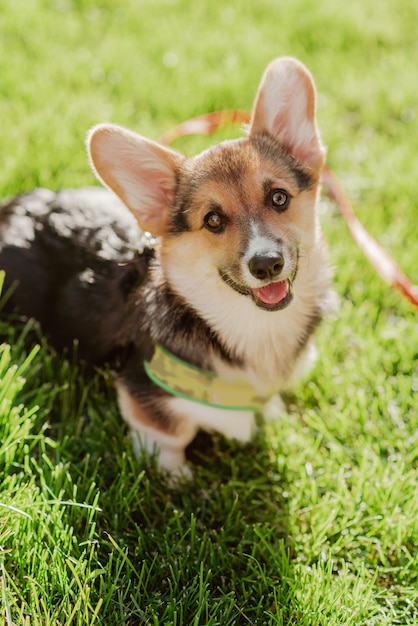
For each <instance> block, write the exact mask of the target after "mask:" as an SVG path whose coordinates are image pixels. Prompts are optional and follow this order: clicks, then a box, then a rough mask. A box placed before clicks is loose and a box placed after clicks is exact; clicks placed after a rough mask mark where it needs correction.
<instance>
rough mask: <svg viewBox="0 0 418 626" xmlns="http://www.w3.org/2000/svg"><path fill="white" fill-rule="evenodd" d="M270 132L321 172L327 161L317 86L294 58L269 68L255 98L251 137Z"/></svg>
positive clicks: (285, 146)
mask: <svg viewBox="0 0 418 626" xmlns="http://www.w3.org/2000/svg"><path fill="white" fill-rule="evenodd" d="M258 132H268V133H270V134H271V135H272V136H273V137H275V138H276V139H277V140H278V141H279V142H280V143H281V144H282V145H283V146H284V148H286V150H288V152H290V154H292V155H294V156H295V157H296V158H297V159H298V160H299V161H300V162H301V163H302V164H303V165H306V166H308V167H309V168H310V169H312V170H313V171H315V172H316V173H317V174H318V175H319V174H320V172H321V168H322V166H323V164H324V159H325V149H324V148H323V146H322V143H321V139H320V136H319V131H318V127H317V123H316V89H315V83H314V80H313V78H312V75H311V73H310V72H309V71H308V69H307V68H306V67H305V65H303V63H301V62H300V61H298V60H297V59H294V58H292V57H281V58H278V59H276V60H275V61H273V62H272V63H270V65H269V66H268V67H267V69H266V71H265V73H264V76H263V78H262V80H261V84H260V87H259V90H258V93H257V97H256V100H255V104H254V108H253V113H252V118H251V124H250V136H251V135H255V134H256V133H258Z"/></svg>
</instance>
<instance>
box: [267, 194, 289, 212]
mask: <svg viewBox="0 0 418 626" xmlns="http://www.w3.org/2000/svg"><path fill="white" fill-rule="evenodd" d="M289 202H290V196H289V194H288V193H287V192H286V191H284V189H273V191H272V192H271V204H272V205H273V208H275V209H277V210H278V211H284V210H285V209H287V207H288V205H289Z"/></svg>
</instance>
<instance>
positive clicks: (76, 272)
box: [0, 187, 150, 365]
mask: <svg viewBox="0 0 418 626" xmlns="http://www.w3.org/2000/svg"><path fill="white" fill-rule="evenodd" d="M139 245H140V231H139V228H138V226H137V225H136V222H135V220H134V219H133V217H132V216H131V214H130V212H129V211H128V210H127V209H126V207H125V206H124V205H123V204H122V203H121V202H120V201H119V200H118V199H117V198H116V196H114V195H113V194H112V193H111V192H109V191H107V190H105V189H102V188H100V187H92V188H86V189H78V190H76V189H67V190H64V191H61V192H57V193H54V192H52V191H49V190H47V189H35V190H33V191H31V192H28V193H26V194H23V195H20V196H18V197H16V198H14V199H13V200H11V201H9V202H7V203H5V204H3V206H2V207H1V210H0V268H1V269H4V270H5V271H6V279H5V286H4V288H3V297H4V305H3V308H2V311H8V312H17V313H18V314H20V315H22V316H24V317H34V318H35V319H37V320H38V321H39V322H40V324H41V326H42V328H43V330H44V331H45V332H46V333H47V334H48V335H49V337H50V339H51V342H52V343H53V344H54V345H55V346H56V347H57V348H62V347H64V346H70V345H71V344H72V342H73V340H74V339H75V338H77V339H78V340H79V348H80V354H81V355H82V356H84V357H85V358H86V359H87V360H88V361H89V362H91V363H94V364H96V363H101V362H103V361H105V360H110V361H112V360H116V359H117V360H119V359H120V356H121V354H122V353H123V351H124V350H126V349H127V348H128V346H129V344H130V342H131V341H132V332H133V331H132V324H133V319H132V315H129V314H128V311H129V309H130V306H129V298H130V295H131V293H132V290H133V289H136V288H137V287H138V286H139V285H140V284H141V283H142V282H143V280H144V279H145V277H146V274H147V269H148V265H149V257H150V253H149V252H145V253H143V254H139V253H138V252H137V249H138V246H139ZM112 364H113V365H114V363H112Z"/></svg>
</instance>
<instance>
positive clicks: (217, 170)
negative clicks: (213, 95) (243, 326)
mask: <svg viewBox="0 0 418 626" xmlns="http://www.w3.org/2000/svg"><path fill="white" fill-rule="evenodd" d="M88 146H89V152H90V158H91V163H92V166H93V169H94V170H95V172H96V174H97V175H98V177H99V178H100V179H101V180H102V181H103V182H104V183H105V184H106V185H107V186H109V187H110V188H111V189H112V190H113V191H114V192H115V193H116V194H117V195H118V196H120V198H121V199H122V200H123V202H124V203H125V204H126V205H127V206H128V207H129V208H130V209H131V211H132V212H133V213H134V215H135V216H136V218H137V220H138V223H139V225H140V227H141V228H142V229H143V230H145V231H150V232H152V233H153V234H154V235H157V236H158V237H160V239H161V263H162V266H163V268H164V271H165V273H166V275H167V276H168V277H169V279H170V283H171V284H172V285H173V286H174V287H175V288H176V289H177V290H178V291H179V292H180V293H182V294H183V295H184V294H189V295H190V297H189V300H190V299H192V300H193V299H195V298H193V297H192V296H193V294H194V295H196V294H198V293H199V292H200V291H203V290H208V289H210V290H211V293H212V294H213V293H214V291H213V290H214V289H215V292H216V291H217V292H218V293H221V294H223V295H225V292H224V289H227V290H228V293H230V292H229V290H230V289H231V290H233V292H235V293H239V294H242V295H244V296H247V297H249V298H250V299H251V300H252V301H253V302H254V303H255V305H256V306H257V307H259V308H261V309H265V310H268V311H274V310H278V309H283V308H285V307H286V306H287V305H288V304H289V303H290V302H291V301H292V298H293V286H292V285H293V281H294V280H295V278H296V275H297V273H298V269H299V264H300V263H301V259H303V257H304V255H306V251H307V250H309V249H310V247H312V245H313V242H314V241H315V239H316V235H317V221H316V216H315V203H316V196H317V192H318V183H319V179H320V174H321V169H322V165H323V162H324V149H323V148H322V145H321V141H320V138H319V134H318V130H317V125H316V119H315V87H314V83H313V80H312V77H311V75H310V73H309V72H308V70H307V69H306V68H305V66H304V65H302V64H301V63H300V62H298V61H296V60H295V59H293V58H288V57H284V58H280V59H277V60H276V61H273V62H272V63H271V64H270V65H269V66H268V68H267V70H266V72H265V74H264V76H263V78H262V81H261V84H260V87H259V90H258V94H257V97H256V100H255V104H254V108H253V113H252V118H251V122H250V125H249V130H248V137H246V138H243V139H237V140H233V141H226V142H222V143H220V144H218V145H216V146H214V147H212V148H210V149H209V150H206V151H204V152H203V153H201V154H199V155H197V156H196V157H194V158H191V159H187V158H186V157H184V156H183V155H181V154H180V153H178V152H176V151H174V150H170V149H167V148H165V147H162V146H161V145H159V144H157V143H154V142H152V141H150V140H148V139H145V138H144V137H141V136H139V135H137V134H135V133H133V132H131V131H128V130H126V129H124V128H121V127H119V126H115V125H110V124H104V125H100V126H97V127H95V128H94V129H93V130H92V131H91V132H90V134H89V139H88Z"/></svg>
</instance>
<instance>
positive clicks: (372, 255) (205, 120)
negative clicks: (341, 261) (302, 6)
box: [159, 110, 418, 307]
mask: <svg viewBox="0 0 418 626" xmlns="http://www.w3.org/2000/svg"><path fill="white" fill-rule="evenodd" d="M250 119H251V116H250V113H248V112H247V111H240V110H236V111H234V110H226V111H214V112H212V113H206V114H205V115H200V116H198V117H194V118H192V119H190V120H186V121H185V122H183V123H182V124H179V125H178V126H175V127H174V128H172V129H171V130H169V131H168V132H166V133H165V134H164V135H162V137H160V139H159V142H160V143H161V144H163V145H166V146H168V145H169V144H170V143H172V142H173V141H175V140H176V139H178V138H179V137H183V136H185V135H198V134H199V135H210V134H212V133H214V132H215V131H216V130H217V129H218V128H220V127H222V126H225V125H227V124H248V123H249V121H250ZM322 179H323V181H324V183H325V185H326V188H327V191H328V196H329V197H330V198H331V199H332V200H334V202H335V203H336V205H337V206H338V208H339V209H340V211H341V214H342V215H343V217H344V219H345V220H346V222H347V225H348V228H349V229H350V232H351V235H352V237H353V239H354V241H355V242H356V243H357V245H358V246H359V247H360V249H361V250H362V251H363V253H364V254H365V256H366V257H367V258H368V260H369V261H370V263H371V264H372V265H373V266H374V268H375V270H376V271H377V273H378V274H379V275H380V276H381V278H383V280H385V281H386V282H387V283H388V284H389V285H390V286H391V287H392V288H393V289H396V290H397V291H399V292H400V293H401V294H402V295H403V296H404V297H405V298H407V299H408V300H409V302H411V303H412V304H414V305H415V306H416V307H418V285H414V284H413V283H412V282H411V281H410V280H409V278H408V277H407V276H406V275H405V274H404V273H403V272H402V270H401V269H400V268H399V266H398V265H397V264H396V263H395V261H394V260H393V258H392V257H391V256H390V254H389V253H388V252H387V251H386V250H385V249H384V248H383V247H382V246H381V245H380V244H379V243H377V241H376V240H375V239H374V238H373V237H372V236H371V235H370V233H369V232H368V231H367V230H366V229H365V228H364V226H363V225H362V223H361V222H360V220H359V219H358V218H357V217H356V215H355V213H354V210H353V207H352V205H351V203H350V200H349V199H348V196H347V194H346V193H345V190H344V188H343V186H342V184H341V182H340V181H339V179H338V178H337V176H336V175H335V174H334V172H333V171H332V170H331V169H330V168H329V167H327V166H324V169H323V171H322Z"/></svg>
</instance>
